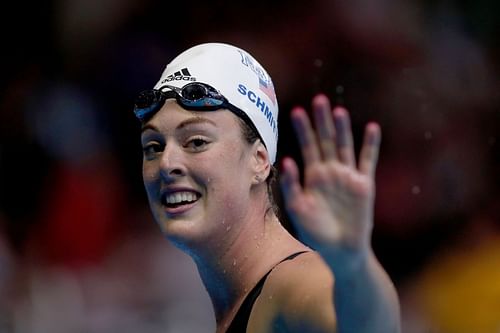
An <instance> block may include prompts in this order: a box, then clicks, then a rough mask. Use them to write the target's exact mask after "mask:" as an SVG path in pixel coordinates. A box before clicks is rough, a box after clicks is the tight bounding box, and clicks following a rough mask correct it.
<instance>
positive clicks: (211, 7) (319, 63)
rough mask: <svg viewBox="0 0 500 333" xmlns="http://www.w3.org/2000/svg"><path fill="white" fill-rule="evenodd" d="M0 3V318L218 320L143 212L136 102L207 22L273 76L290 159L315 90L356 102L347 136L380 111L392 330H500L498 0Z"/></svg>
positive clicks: (381, 214)
mask: <svg viewBox="0 0 500 333" xmlns="http://www.w3.org/2000/svg"><path fill="white" fill-rule="evenodd" d="M1 16H2V19H1V20H0V21H1V22H2V23H1V30H0V31H1V33H0V34H1V35H0V36H1V42H2V48H1V49H2V51H1V55H0V57H1V58H0V69H1V74H2V75H1V79H0V85H1V90H0V332H16V333H17V332H27V333H32V332H92V333H94V332H96V333H97V332H118V331H120V332H122V333H126V332H145V333H149V332H151V333H153V332H213V331H214V327H215V324H214V322H213V319H212V311H211V306H210V302H209V300H208V297H207V295H206V293H205V291H204V289H203V287H202V285H201V282H200V280H199V278H198V276H197V273H196V271H195V269H194V265H193V264H192V263H191V261H190V259H189V258H188V257H187V256H186V255H184V254H183V253H180V252H179V251H178V250H176V249H174V248H172V246H171V245H169V244H168V242H167V241H166V240H164V239H163V238H162V236H161V234H160V231H159V229H158V228H157V227H156V226H155V224H154V222H153V220H152V217H151V215H150V214H149V211H148V207H147V202H146V196H145V193H144V190H143V188H142V180H141V161H142V157H141V149H140V144H139V132H140V131H139V124H138V123H137V121H136V120H135V119H134V117H133V114H132V104H133V101H134V99H135V96H136V94H137V92H138V91H140V90H142V89H145V88H151V87H152V86H153V85H154V84H155V83H156V81H157V80H158V78H159V76H160V74H161V71H162V70H163V68H164V66H165V65H166V64H167V62H168V61H169V60H170V59H172V57H173V56H175V55H176V54H178V53H179V52H180V51H182V50H184V49H186V48H188V47H190V46H192V45H195V44H198V43H202V42H207V41H218V42H228V43H232V44H235V45H237V46H239V47H241V48H243V49H246V50H247V51H249V52H250V53H251V54H253V55H254V56H255V57H256V58H257V59H258V60H259V61H260V62H261V63H262V64H263V65H264V67H266V69H267V70H268V72H269V73H270V74H271V76H272V77H273V80H274V85H275V87H276V92H277V96H278V100H279V103H280V110H281V111H280V116H279V123H280V140H279V157H283V156H285V155H291V156H293V157H294V158H296V159H297V160H299V161H300V155H299V152H298V150H297V142H296V140H295V137H294V135H293V132H292V130H291V126H290V123H289V110H290V109H291V108H292V107H293V106H295V105H298V104H301V105H304V106H306V107H307V106H309V104H310V100H311V97H312V96H313V95H314V94H315V93H317V92H324V93H326V94H328V95H329V96H330V97H331V98H332V100H334V101H335V103H338V104H343V105H345V106H346V107H347V108H348V109H349V110H350V112H351V115H352V122H353V128H354V132H355V136H356V143H357V144H358V146H359V143H360V140H361V136H362V131H363V127H364V125H365V124H366V123H367V122H368V121H372V120H375V121H377V122H379V123H380V125H381V127H382V131H383V144H382V151H381V157H380V162H379V167H378V172H377V201H376V215H375V230H374V237H373V245H374V248H375V251H376V254H377V256H378V257H379V259H380V260H381V262H382V263H383V265H384V267H385V268H386V269H387V271H388V273H389V274H390V275H391V277H392V279H393V281H394V282H395V284H396V287H397V289H398V292H399V294H400V298H401V304H402V311H403V328H404V332H408V333H413V332H415V333H416V332H437V333H440V332H443V333H449V332H450V333H451V332H468V333H470V332H474V333H489V332H492V333H498V332H500V186H499V185H500V172H499V170H500V168H499V167H500V142H499V140H500V82H499V77H500V76H499V74H500V39H499V37H498V36H499V34H500V3H499V2H498V1H495V0H475V1H472V0H436V1H431V0H426V1H409V0H402V1H397V0H357V1H340V0H310V1H307V2H299V1H284V0H276V1H263V0H254V1H252V2H237V1H233V2H229V1H227V2H224V1H212V2H209V1H199V0H191V1H185V2H168V1H155V0H121V1H119V0H99V1H97V0H67V1H56V0H53V1H37V2H35V1H32V2H13V1H12V2H8V3H4V4H2V14H1ZM279 202H281V201H279ZM284 223H286V224H287V221H286V218H285V221H284ZM291 231H292V232H293V229H291Z"/></svg>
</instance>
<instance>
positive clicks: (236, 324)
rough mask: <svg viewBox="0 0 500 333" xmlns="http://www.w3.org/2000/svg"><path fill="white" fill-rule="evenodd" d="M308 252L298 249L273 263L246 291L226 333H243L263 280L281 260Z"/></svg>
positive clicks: (290, 258)
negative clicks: (298, 250) (250, 288)
mask: <svg viewBox="0 0 500 333" xmlns="http://www.w3.org/2000/svg"><path fill="white" fill-rule="evenodd" d="M305 252H309V251H300V252H296V253H293V254H291V255H289V256H288V257H286V258H285V259H283V260H281V261H280V262H278V263H277V264H276V265H274V267H273V268H271V270H270V271H269V272H267V273H266V275H264V276H263V277H262V278H261V279H260V281H259V282H258V283H257V284H256V285H255V287H253V289H252V290H251V291H250V293H248V295H247V297H246V298H245V300H244V301H243V303H242V304H241V307H240V309H239V310H238V313H236V316H235V317H234V319H233V321H232V322H231V325H230V326H229V328H228V329H227V331H226V333H243V332H246V330H247V325H248V319H249V318H250V313H251V312H252V308H253V304H254V303H255V300H256V299H257V297H259V295H260V292H261V291H262V287H263V286H264V282H266V279H267V276H268V275H269V274H270V273H271V272H272V271H273V269H274V268H275V267H276V266H278V265H279V264H281V263H282V262H283V261H287V260H292V259H293V258H295V257H297V256H298V255H301V254H302V253H305Z"/></svg>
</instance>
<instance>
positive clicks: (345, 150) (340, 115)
mask: <svg viewBox="0 0 500 333" xmlns="http://www.w3.org/2000/svg"><path fill="white" fill-rule="evenodd" d="M333 119H334V123H335V131H336V133H335V135H336V140H337V141H336V142H337V153H338V157H339V160H340V161H341V162H342V163H345V164H347V165H348V166H350V167H355V166H356V161H355V158H354V144H353V139H352V131H351V120H350V119H349V113H348V112H347V110H346V109H344V108H343V107H336V108H335V109H334V110H333Z"/></svg>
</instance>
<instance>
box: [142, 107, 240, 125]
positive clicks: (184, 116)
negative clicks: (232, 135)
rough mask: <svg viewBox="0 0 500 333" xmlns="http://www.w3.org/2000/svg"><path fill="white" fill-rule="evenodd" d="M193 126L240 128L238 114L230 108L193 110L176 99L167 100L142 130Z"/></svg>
mask: <svg viewBox="0 0 500 333" xmlns="http://www.w3.org/2000/svg"><path fill="white" fill-rule="evenodd" d="M192 126H204V127H211V128H214V129H224V130H225V131H228V132H230V131H231V130H232V129H234V130H238V131H239V128H240V126H238V119H237V116H236V115H234V114H233V113H232V112H230V111H228V110H216V111H191V110H186V109H184V108H182V107H181V106H179V105H178V104H177V103H176V102H175V100H167V101H166V102H165V104H164V105H163V106H162V108H161V109H160V110H158V112H156V114H154V115H153V116H152V117H151V118H150V119H149V120H148V121H147V122H145V123H144V124H143V125H142V131H145V130H147V129H148V128H152V129H157V130H160V131H161V130H173V129H175V130H177V129H184V128H189V127H192Z"/></svg>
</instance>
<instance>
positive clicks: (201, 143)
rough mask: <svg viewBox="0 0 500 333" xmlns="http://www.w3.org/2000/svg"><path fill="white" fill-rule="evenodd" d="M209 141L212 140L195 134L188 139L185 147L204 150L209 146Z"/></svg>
mask: <svg viewBox="0 0 500 333" xmlns="http://www.w3.org/2000/svg"><path fill="white" fill-rule="evenodd" d="M209 143H210V142H208V141H207V140H206V139H205V138H203V137H198V136H195V137H192V138H190V139H189V140H188V141H187V143H186V145H185V147H186V148H189V149H191V150H193V151H202V150H204V149H205V148H206V147H207V145H208V144H209Z"/></svg>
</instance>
